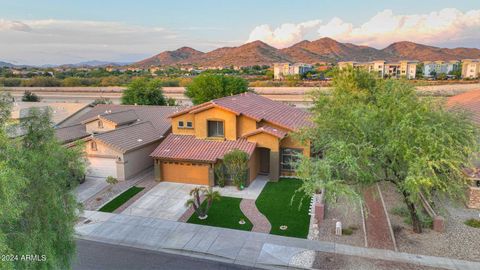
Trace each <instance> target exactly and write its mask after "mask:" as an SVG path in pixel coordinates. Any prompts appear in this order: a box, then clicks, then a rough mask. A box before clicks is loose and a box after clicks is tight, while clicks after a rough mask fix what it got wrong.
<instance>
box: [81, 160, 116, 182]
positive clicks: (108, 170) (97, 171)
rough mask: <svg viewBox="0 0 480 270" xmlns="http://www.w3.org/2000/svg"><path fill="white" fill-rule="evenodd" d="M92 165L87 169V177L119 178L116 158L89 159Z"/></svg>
mask: <svg viewBox="0 0 480 270" xmlns="http://www.w3.org/2000/svg"><path fill="white" fill-rule="evenodd" d="M88 161H89V163H90V165H89V166H88V169H87V176H90V177H103V178H106V177H108V176H113V177H115V178H116V177H117V163H115V159H114V158H99V157H90V158H88Z"/></svg>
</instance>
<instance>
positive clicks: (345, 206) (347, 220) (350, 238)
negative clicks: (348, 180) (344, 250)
mask: <svg viewBox="0 0 480 270" xmlns="http://www.w3.org/2000/svg"><path fill="white" fill-rule="evenodd" d="M334 219H335V220H334ZM337 220H338V221H340V222H342V227H343V228H344V229H345V228H349V227H350V228H356V229H355V230H352V231H353V233H352V235H342V236H335V223H336V221H337ZM319 231H320V233H319V235H318V238H319V239H318V240H320V241H329V242H336V243H340V244H347V245H352V246H359V247H365V234H364V231H363V219H362V212H361V209H360V206H359V205H358V204H353V203H352V202H349V201H347V200H346V199H339V200H338V202H337V203H336V204H329V205H328V204H327V209H326V212H325V219H324V220H323V221H322V223H321V224H320V226H319Z"/></svg>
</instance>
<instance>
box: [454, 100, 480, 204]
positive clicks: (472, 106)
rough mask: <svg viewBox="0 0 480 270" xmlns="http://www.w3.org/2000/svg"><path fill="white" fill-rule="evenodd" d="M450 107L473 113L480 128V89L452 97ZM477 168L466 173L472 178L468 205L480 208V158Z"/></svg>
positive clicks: (468, 192)
mask: <svg viewBox="0 0 480 270" xmlns="http://www.w3.org/2000/svg"><path fill="white" fill-rule="evenodd" d="M447 106H448V107H449V108H455V107H460V108H462V109H465V110H467V111H468V112H470V113H471V119H472V121H473V122H474V123H476V124H477V125H478V127H479V128H480V90H474V91H470V92H466V93H463V94H460V95H456V96H453V97H450V98H449V99H448V101H447ZM479 155H480V154H479ZM473 163H474V165H475V166H476V168H475V169H473V170H471V169H467V170H465V173H466V174H467V176H468V177H469V178H470V187H469V188H468V191H467V196H468V201H467V206H468V207H470V208H476V209H480V159H477V160H475V161H474V162H473Z"/></svg>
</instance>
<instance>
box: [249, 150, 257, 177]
mask: <svg viewBox="0 0 480 270" xmlns="http://www.w3.org/2000/svg"><path fill="white" fill-rule="evenodd" d="M248 168H249V183H251V182H252V181H253V180H255V178H256V177H257V175H258V172H259V171H260V157H259V153H258V150H257V149H255V151H253V154H252V156H251V157H250V160H249V161H248Z"/></svg>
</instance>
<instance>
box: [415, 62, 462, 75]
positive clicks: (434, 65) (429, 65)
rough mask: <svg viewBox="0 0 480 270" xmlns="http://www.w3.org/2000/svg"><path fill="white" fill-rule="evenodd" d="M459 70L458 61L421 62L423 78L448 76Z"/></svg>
mask: <svg viewBox="0 0 480 270" xmlns="http://www.w3.org/2000/svg"><path fill="white" fill-rule="evenodd" d="M459 68H460V62H459V61H426V62H423V76H424V77H430V76H433V75H434V74H435V75H438V74H446V75H448V74H449V73H450V72H453V71H456V70H458V69H459Z"/></svg>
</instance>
